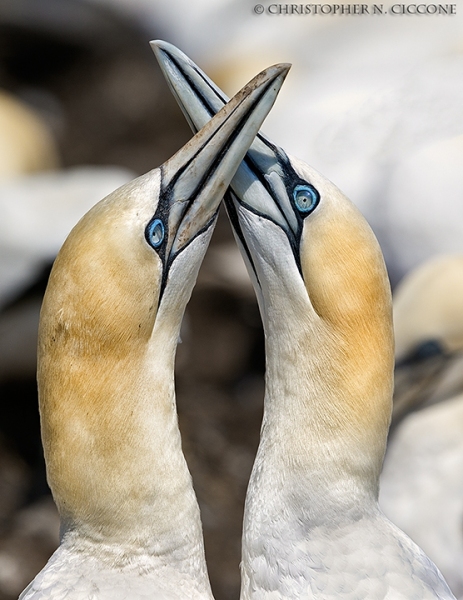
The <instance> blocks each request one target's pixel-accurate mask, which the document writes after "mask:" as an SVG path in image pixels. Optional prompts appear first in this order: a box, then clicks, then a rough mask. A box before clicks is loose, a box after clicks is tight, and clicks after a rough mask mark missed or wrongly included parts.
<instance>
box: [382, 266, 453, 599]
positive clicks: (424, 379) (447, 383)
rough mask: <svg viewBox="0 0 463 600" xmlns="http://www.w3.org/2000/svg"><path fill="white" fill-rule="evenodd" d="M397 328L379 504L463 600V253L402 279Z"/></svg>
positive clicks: (397, 305)
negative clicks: (392, 423)
mask: <svg viewBox="0 0 463 600" xmlns="http://www.w3.org/2000/svg"><path fill="white" fill-rule="evenodd" d="M394 329H395V335H396V357H397V362H398V366H397V368H396V381H397V383H396V390H395V398H394V402H395V404H396V405H397V406H396V407H395V410H394V412H395V420H396V421H397V423H398V425H397V429H396V430H395V431H394V433H393V435H392V437H391V440H390V443H389V448H388V452H387V454H386V459H385V463H384V470H383V473H382V475H381V494H380V502H381V506H382V508H383V510H384V511H385V513H386V514H387V515H388V517H389V518H390V519H392V520H393V521H394V523H397V525H399V527H401V528H402V529H403V530H404V531H406V532H407V533H408V534H409V535H410V536H411V537H412V538H413V539H414V540H415V541H416V542H417V543H418V544H419V545H420V546H422V548H423V549H424V550H425V551H426V553H427V554H428V555H429V556H430V557H431V558H432V559H433V560H434V561H435V562H436V564H437V565H438V567H439V568H440V569H441V571H442V573H443V574H444V576H445V578H446V579H447V581H448V583H449V585H450V587H451V588H452V590H453V592H454V593H455V595H456V596H457V597H459V598H463V529H462V522H463V521H462V519H463V256H461V255H458V256H454V255H453V256H443V257H437V258H435V259H433V260H431V261H429V262H426V263H425V264H423V265H422V266H420V267H419V268H418V269H416V270H415V271H413V272H411V273H410V274H409V275H408V276H407V277H406V278H405V279H404V280H403V281H402V282H401V284H400V285H399V287H398V288H397V292H396V295H395V298H394ZM436 403H437V404H436ZM429 404H435V405H434V406H430V407H427V408H424V409H423V410H418V411H417V412H413V411H414V410H416V409H417V408H419V409H421V408H423V406H425V407H426V406H427V405H429ZM409 412H410V413H411V414H409V415H408V416H406V417H405V419H404V416H405V415H407V413H409ZM401 419H404V420H402V421H401Z"/></svg>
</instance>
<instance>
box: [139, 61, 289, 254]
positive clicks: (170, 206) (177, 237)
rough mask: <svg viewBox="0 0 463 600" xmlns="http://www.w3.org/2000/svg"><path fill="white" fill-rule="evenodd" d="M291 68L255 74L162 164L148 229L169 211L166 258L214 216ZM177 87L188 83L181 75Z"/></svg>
mask: <svg viewBox="0 0 463 600" xmlns="http://www.w3.org/2000/svg"><path fill="white" fill-rule="evenodd" d="M288 70H289V65H286V64H281V65H275V66H273V67H269V68H268V69H266V70H265V71H263V72H262V73H260V74H259V75H257V76H256V77H255V78H254V79H253V80H252V81H251V82H250V83H248V84H247V85H246V86H245V87H244V88H243V89H242V90H241V91H240V92H238V94H236V96H234V97H233V98H232V100H231V101H230V102H229V103H228V104H227V105H226V106H225V107H224V108H223V110H220V111H219V113H218V114H217V115H216V116H215V117H214V118H213V119H211V120H210V119H209V118H208V119H207V121H206V122H205V123H204V124H203V125H204V127H203V128H202V129H201V128H200V127H198V129H201V130H200V131H199V133H197V134H196V135H195V137H194V138H192V139H191V140H190V142H188V143H187V144H186V145H185V146H184V147H183V148H182V149H181V150H179V151H178V152H177V153H176V154H175V155H174V156H173V157H172V158H171V159H169V160H168V161H167V162H165V163H164V164H163V165H162V167H161V172H162V177H161V182H162V183H161V194H160V202H159V205H158V209H157V211H156V214H155V215H154V216H153V219H152V221H151V223H150V224H149V225H148V228H147V231H148V232H153V231H154V230H153V223H157V222H158V221H160V219H159V217H160V216H162V215H166V214H167V215H168V219H167V222H168V230H169V231H168V235H167V244H166V247H165V256H166V258H167V261H168V262H171V261H172V260H174V258H175V256H177V255H178V253H179V252H181V251H182V249H183V248H184V247H185V246H186V245H188V244H189V243H190V241H191V240H192V239H194V238H195V236H197V235H198V234H199V233H200V232H201V231H204V230H205V229H207V228H208V227H209V225H210V224H211V223H212V222H213V221H214V219H215V217H216V215H217V211H218V208H219V204H220V201H221V199H222V197H223V195H224V193H225V191H226V189H227V187H228V185H229V183H230V181H231V179H232V177H233V175H234V174H235V171H236V169H237V168H238V165H239V164H240V162H241V161H242V159H243V157H244V155H245V153H246V151H247V149H248V148H249V145H250V144H251V142H252V140H253V139H254V137H255V135H256V133H257V132H258V130H259V127H260V125H261V124H262V121H263V120H264V118H265V117H266V115H267V113H268V112H269V111H270V109H271V107H272V105H273V103H274V101H275V98H276V96H277V94H278V92H279V90H280V88H281V85H282V83H283V81H284V79H285V77H286V74H287V73H288ZM179 87H180V89H182V90H186V89H187V85H186V84H185V83H184V82H183V81H179ZM201 127H202V126H201ZM161 233H162V232H161V231H159V232H154V235H159V236H160V235H161Z"/></svg>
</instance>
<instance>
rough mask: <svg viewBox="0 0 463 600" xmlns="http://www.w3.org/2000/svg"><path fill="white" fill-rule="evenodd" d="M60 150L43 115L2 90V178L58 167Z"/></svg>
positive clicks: (0, 148)
mask: <svg viewBox="0 0 463 600" xmlns="http://www.w3.org/2000/svg"><path fill="white" fill-rule="evenodd" d="M58 163H59V159H58V149H57V147H56V143H55V141H54V139H53V136H52V134H51V132H50V131H49V130H48V127H47V126H46V124H45V123H44V122H43V121H42V120H41V119H40V117H39V116H38V115H37V114H35V113H34V111H33V110H31V109H30V108H29V107H28V106H26V105H25V104H24V103H23V102H21V101H20V100H18V99H17V98H15V97H14V96H13V95H12V94H9V93H7V92H5V91H3V90H0V181H2V180H4V179H9V178H11V177H15V176H18V175H22V174H23V173H31V172H35V171H45V170H48V169H53V168H55V167H57V166H58Z"/></svg>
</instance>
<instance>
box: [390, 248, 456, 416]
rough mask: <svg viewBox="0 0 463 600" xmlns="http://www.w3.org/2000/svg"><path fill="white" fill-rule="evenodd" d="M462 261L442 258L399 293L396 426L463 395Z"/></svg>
mask: <svg viewBox="0 0 463 600" xmlns="http://www.w3.org/2000/svg"><path fill="white" fill-rule="evenodd" d="M462 296H463V256H460V255H443V256H437V257H435V258H433V259H431V260H429V261H427V262H425V263H423V264H422V265H420V266H419V267H418V268H417V269H415V270H413V271H411V272H410V273H409V274H408V275H407V276H405V277H404V279H403V280H402V281H401V282H400V283H399V285H398V286H397V289H396V290H395V293H394V308H393V314H394V332H395V340H396V373H395V381H396V385H395V389H394V411H393V421H394V424H396V423H397V422H398V421H399V420H400V419H401V418H403V417H404V416H405V415H406V414H407V413H408V412H410V411H411V410H413V409H415V408H417V407H418V406H422V405H423V404H429V403H434V402H437V401H439V400H442V399H444V398H448V397H451V396H452V395H455V394H456V393H458V392H460V391H461V387H462V378H461V362H462V358H461V355H462V350H463V309H462V304H461V298H462Z"/></svg>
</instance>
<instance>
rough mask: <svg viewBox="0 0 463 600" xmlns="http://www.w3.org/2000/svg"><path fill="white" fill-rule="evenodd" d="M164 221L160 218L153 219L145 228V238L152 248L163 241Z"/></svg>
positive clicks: (157, 246)
mask: <svg viewBox="0 0 463 600" xmlns="http://www.w3.org/2000/svg"><path fill="white" fill-rule="evenodd" d="M164 234H165V229H164V223H163V222H162V221H161V220H160V219H154V221H151V223H150V224H149V225H148V227H147V230H146V239H147V240H148V243H149V244H150V245H151V246H153V248H159V246H160V245H161V244H162V242H163V241H164Z"/></svg>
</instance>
